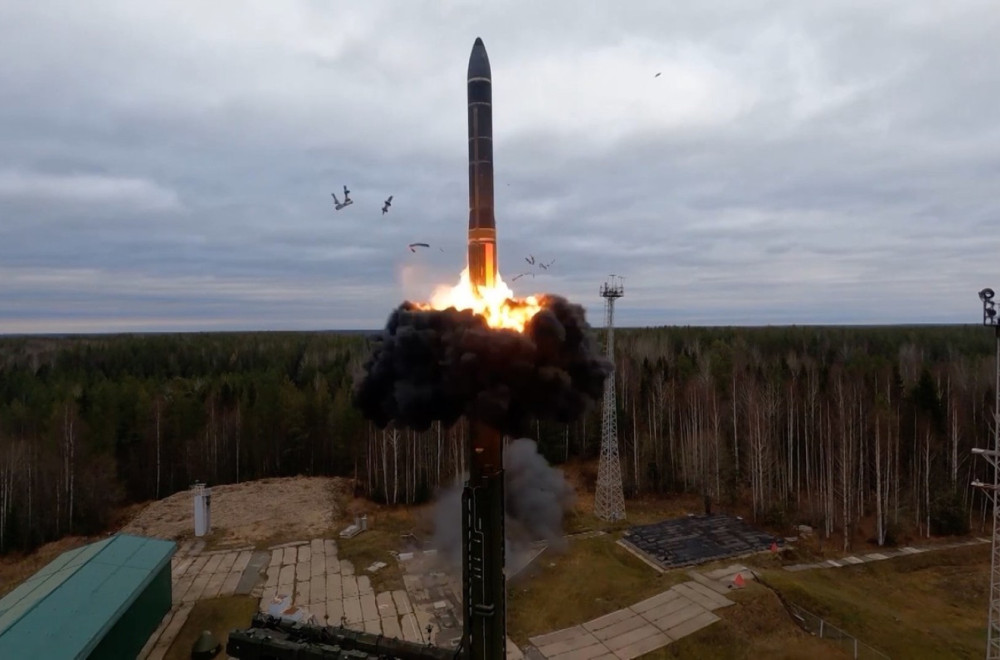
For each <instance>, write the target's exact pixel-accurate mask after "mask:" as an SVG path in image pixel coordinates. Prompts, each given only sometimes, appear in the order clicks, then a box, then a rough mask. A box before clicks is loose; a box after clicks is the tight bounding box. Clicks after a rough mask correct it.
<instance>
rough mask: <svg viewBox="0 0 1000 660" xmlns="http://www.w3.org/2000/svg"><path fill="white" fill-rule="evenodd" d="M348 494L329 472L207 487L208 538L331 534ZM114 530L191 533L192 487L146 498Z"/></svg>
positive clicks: (229, 540)
mask: <svg viewBox="0 0 1000 660" xmlns="http://www.w3.org/2000/svg"><path fill="white" fill-rule="evenodd" d="M350 494H351V485H350V481H349V480H347V479H341V478H335V477H286V478H280V479H260V480H258V481H247V482H244V483H240V484H226V485H222V486H213V487H212V514H211V515H212V531H211V534H210V538H209V542H210V543H211V544H212V545H213V546H215V547H236V546H245V545H257V544H260V543H264V542H267V541H273V542H275V543H278V542H280V541H281V540H282V539H283V540H296V539H304V540H308V539H314V538H326V537H333V536H334V533H335V532H336V531H339V527H338V525H337V522H338V520H339V519H340V518H341V516H342V515H343V513H342V512H343V508H344V503H345V502H347V501H348V499H349V497H350ZM120 531H121V532H123V533H126V534H139V535H142V536H155V537H158V538H163V539H172V540H177V539H186V538H192V537H194V496H193V494H192V492H191V491H182V492H179V493H175V494H173V495H171V496H170V497H167V498H164V499H162V500H159V501H157V502H151V503H150V504H149V505H147V506H146V507H145V508H144V509H143V510H142V511H141V512H140V513H139V514H138V515H136V516H135V518H133V519H132V520H131V521H130V522H129V523H128V524H126V525H125V526H124V527H122V529H121V530H120Z"/></svg>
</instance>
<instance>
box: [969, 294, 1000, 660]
mask: <svg viewBox="0 0 1000 660" xmlns="http://www.w3.org/2000/svg"><path fill="white" fill-rule="evenodd" d="M994 295H995V294H994V292H993V289H983V290H982V291H980V292H979V299H980V300H981V301H982V303H983V325H985V326H986V327H988V328H993V331H994V333H995V334H996V343H997V348H996V356H995V357H994V360H995V362H994V369H995V371H996V385H995V389H994V392H993V395H994V400H993V448H992V449H980V448H975V449H973V450H972V453H973V454H976V455H979V456H982V457H983V458H985V459H986V461H987V462H988V463H989V464H990V466H991V467H992V468H993V474H992V475H991V476H992V477H993V480H992V481H993V483H983V482H982V481H979V480H978V479H977V480H976V481H973V482H972V485H973V486H975V487H977V488H981V489H982V490H983V491H984V492H985V493H986V495H987V497H988V498H989V500H990V503H992V504H993V545H992V550H991V552H990V557H991V561H990V613H989V618H988V626H989V627H988V628H987V636H986V660H1000V507H998V506H997V504H998V502H997V498H998V497H1000V318H998V315H997V302H996V301H995V300H993V297H994Z"/></svg>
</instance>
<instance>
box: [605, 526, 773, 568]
mask: <svg viewBox="0 0 1000 660" xmlns="http://www.w3.org/2000/svg"><path fill="white" fill-rule="evenodd" d="M622 542H624V543H625V544H626V545H629V546H631V547H632V548H634V549H635V550H638V551H639V552H640V553H642V554H643V555H645V556H646V557H648V558H649V559H650V560H652V561H653V562H655V563H656V564H658V565H659V566H661V567H662V568H676V567H678V566H692V565H695V564H702V563H705V562H708V561H714V560H716V559H725V558H727V557H737V556H740V555H746V554H751V553H754V552H760V551H762V550H767V549H768V548H770V547H771V544H772V543H774V542H777V544H778V546H779V547H780V546H781V545H782V544H783V543H784V541H783V540H782V539H780V538H775V537H774V536H772V535H770V534H768V533H766V532H762V531H760V530H758V529H755V528H754V527H752V526H751V525H749V524H748V523H747V522H745V521H744V520H743V519H742V518H739V517H737V516H729V515H725V514H715V515H710V516H705V515H701V516H687V517H684V518H674V519H672V520H664V521H662V522H658V523H654V524H652V525H638V526H636V527H630V528H629V529H628V530H627V531H626V532H625V536H624V537H623V538H622Z"/></svg>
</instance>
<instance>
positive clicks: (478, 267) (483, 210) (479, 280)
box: [467, 39, 497, 287]
mask: <svg viewBox="0 0 1000 660" xmlns="http://www.w3.org/2000/svg"><path fill="white" fill-rule="evenodd" d="M467 84H468V104H469V281H470V282H472V284H473V285H474V286H486V287H492V286H493V285H494V284H495V283H496V279H497V226H496V220H495V218H494V216H493V75H492V73H491V71H490V58H489V56H488V55H487V54H486V46H484V45H483V40H482V39H476V43H475V44H474V45H473V46H472V55H471V56H470V57H469V72H468V76H467Z"/></svg>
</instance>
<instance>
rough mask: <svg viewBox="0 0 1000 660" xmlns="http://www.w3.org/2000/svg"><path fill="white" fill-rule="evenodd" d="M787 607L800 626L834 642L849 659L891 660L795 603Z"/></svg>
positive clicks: (788, 604)
mask: <svg viewBox="0 0 1000 660" xmlns="http://www.w3.org/2000/svg"><path fill="white" fill-rule="evenodd" d="M785 606H786V607H787V608H788V611H789V612H790V613H791V615H792V616H793V617H795V618H796V619H797V620H798V622H799V625H801V626H802V627H803V628H804V629H806V630H808V631H809V632H811V633H812V634H814V635H816V636H817V637H822V638H823V639H828V640H830V641H831V642H834V643H835V644H836V645H837V646H839V647H840V648H841V649H842V650H843V651H844V652H846V653H847V656H848V657H850V658H859V659H860V660H868V659H869V658H870V659H872V660H889V656H887V655H886V654H885V653H882V652H881V651H879V650H878V649H874V648H872V647H871V646H868V645H867V644H865V643H864V642H862V641H861V640H859V639H858V638H857V637H854V636H853V635H850V634H848V633H846V632H844V631H843V630H841V629H840V628H838V627H836V626H835V625H833V624H831V623H830V622H829V621H826V620H825V619H822V618H820V617H818V616H816V615H815V614H813V613H812V612H809V611H807V610H804V609H802V608H801V607H799V606H798V605H796V604H795V603H789V602H787V601H786V602H785Z"/></svg>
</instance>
